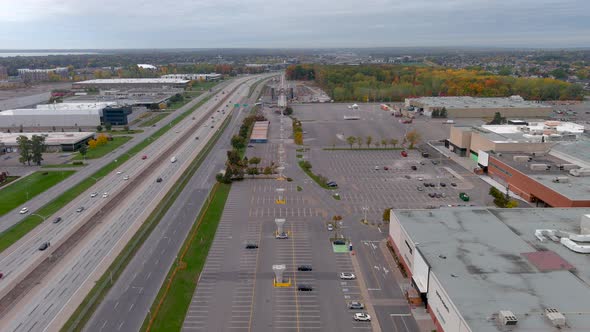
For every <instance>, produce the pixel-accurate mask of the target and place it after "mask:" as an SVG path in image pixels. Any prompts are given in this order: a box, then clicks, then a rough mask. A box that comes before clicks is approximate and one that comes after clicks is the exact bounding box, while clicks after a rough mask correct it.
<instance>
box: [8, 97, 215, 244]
mask: <svg viewBox="0 0 590 332" xmlns="http://www.w3.org/2000/svg"><path fill="white" fill-rule="evenodd" d="M211 97H212V96H207V97H206V98H204V99H203V100H201V101H200V102H198V103H197V104H196V105H195V106H194V107H192V108H191V109H189V110H187V111H186V112H184V113H182V114H181V115H179V116H178V117H177V118H175V119H174V120H172V121H171V122H170V125H168V126H164V127H162V128H160V129H158V131H156V132H155V133H153V134H152V135H151V136H150V137H148V138H146V139H145V140H143V141H141V142H140V143H138V144H137V145H135V146H134V147H132V148H131V149H129V151H127V152H123V153H122V154H121V155H119V156H118V157H117V159H115V160H116V161H112V162H110V163H108V164H106V165H105V166H103V167H102V168H101V169H99V170H98V171H96V172H95V173H94V174H92V175H91V176H89V177H87V178H86V179H84V180H82V181H81V182H79V183H78V184H77V185H75V186H73V187H72V188H70V189H69V190H67V191H66V192H64V193H63V194H61V195H60V196H58V197H57V198H55V199H54V200H52V201H50V202H49V203H47V204H45V205H44V206H43V207H41V208H40V209H38V210H37V211H34V213H35V214H39V215H42V216H51V215H52V214H54V213H56V212H57V211H59V210H60V209H61V208H62V207H64V206H65V205H66V204H68V203H69V202H70V201H72V200H73V199H75V198H77V197H78V196H79V195H80V194H82V193H83V192H84V191H86V190H87V189H88V188H90V187H92V186H93V185H94V184H95V183H96V182H98V180H100V179H101V178H103V177H104V176H106V175H107V174H109V173H110V172H112V171H113V170H114V169H116V168H117V167H119V166H120V165H121V164H123V163H124V162H126V161H127V160H129V158H131V157H133V156H134V155H136V154H137V153H139V152H140V151H141V150H143V149H144V148H145V147H147V146H148V145H150V144H151V143H152V142H153V141H155V140H156V139H158V138H159V137H160V136H162V135H164V134H165V133H166V132H167V131H168V130H170V128H172V127H173V126H174V125H176V124H177V123H178V122H180V121H182V120H183V119H184V118H186V117H187V116H189V115H190V114H191V113H192V112H193V111H194V110H195V109H197V108H199V107H200V106H201V105H203V104H204V103H206V102H207V101H208V100H209V99H210V98H211ZM42 222H43V220H42V219H41V218H39V217H36V216H28V217H27V218H25V219H23V220H21V221H20V222H19V223H18V224H16V225H14V226H12V227H11V228H9V229H7V230H6V231H4V232H2V233H1V234H0V252H2V251H4V250H5V249H6V248H8V247H10V246H11V245H12V244H14V243H15V242H16V241H18V240H19V239H20V238H21V237H23V236H24V235H25V234H27V233H28V232H29V231H31V230H32V229H34V228H35V227H37V225H39V224H40V223H42Z"/></svg>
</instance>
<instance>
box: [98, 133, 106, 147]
mask: <svg viewBox="0 0 590 332" xmlns="http://www.w3.org/2000/svg"><path fill="white" fill-rule="evenodd" d="M108 140H109V139H108V137H107V135H105V134H100V135H98V137H97V138H96V143H97V145H105V144H107V142H108Z"/></svg>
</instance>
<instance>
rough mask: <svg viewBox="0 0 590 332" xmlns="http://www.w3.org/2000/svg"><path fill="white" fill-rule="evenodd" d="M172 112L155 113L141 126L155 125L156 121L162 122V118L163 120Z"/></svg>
mask: <svg viewBox="0 0 590 332" xmlns="http://www.w3.org/2000/svg"><path fill="white" fill-rule="evenodd" d="M170 114H171V112H158V113H154V114H153V115H152V116H151V117H150V118H149V119H147V120H145V121H144V122H143V123H142V124H140V125H139V126H140V127H151V126H153V125H155V124H156V123H158V122H160V120H162V119H163V118H165V117H167V116H168V115H170Z"/></svg>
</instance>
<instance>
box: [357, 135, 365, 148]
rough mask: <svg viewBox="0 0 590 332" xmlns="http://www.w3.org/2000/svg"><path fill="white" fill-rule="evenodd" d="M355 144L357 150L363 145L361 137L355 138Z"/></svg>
mask: <svg viewBox="0 0 590 332" xmlns="http://www.w3.org/2000/svg"><path fill="white" fill-rule="evenodd" d="M356 144H358V146H359V148H360V147H361V145H363V138H362V137H361V136H358V137H357V138H356Z"/></svg>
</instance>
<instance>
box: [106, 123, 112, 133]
mask: <svg viewBox="0 0 590 332" xmlns="http://www.w3.org/2000/svg"><path fill="white" fill-rule="evenodd" d="M104 127H105V129H106V130H107V131H111V129H113V125H112V124H111V123H110V122H105V124H104Z"/></svg>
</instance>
